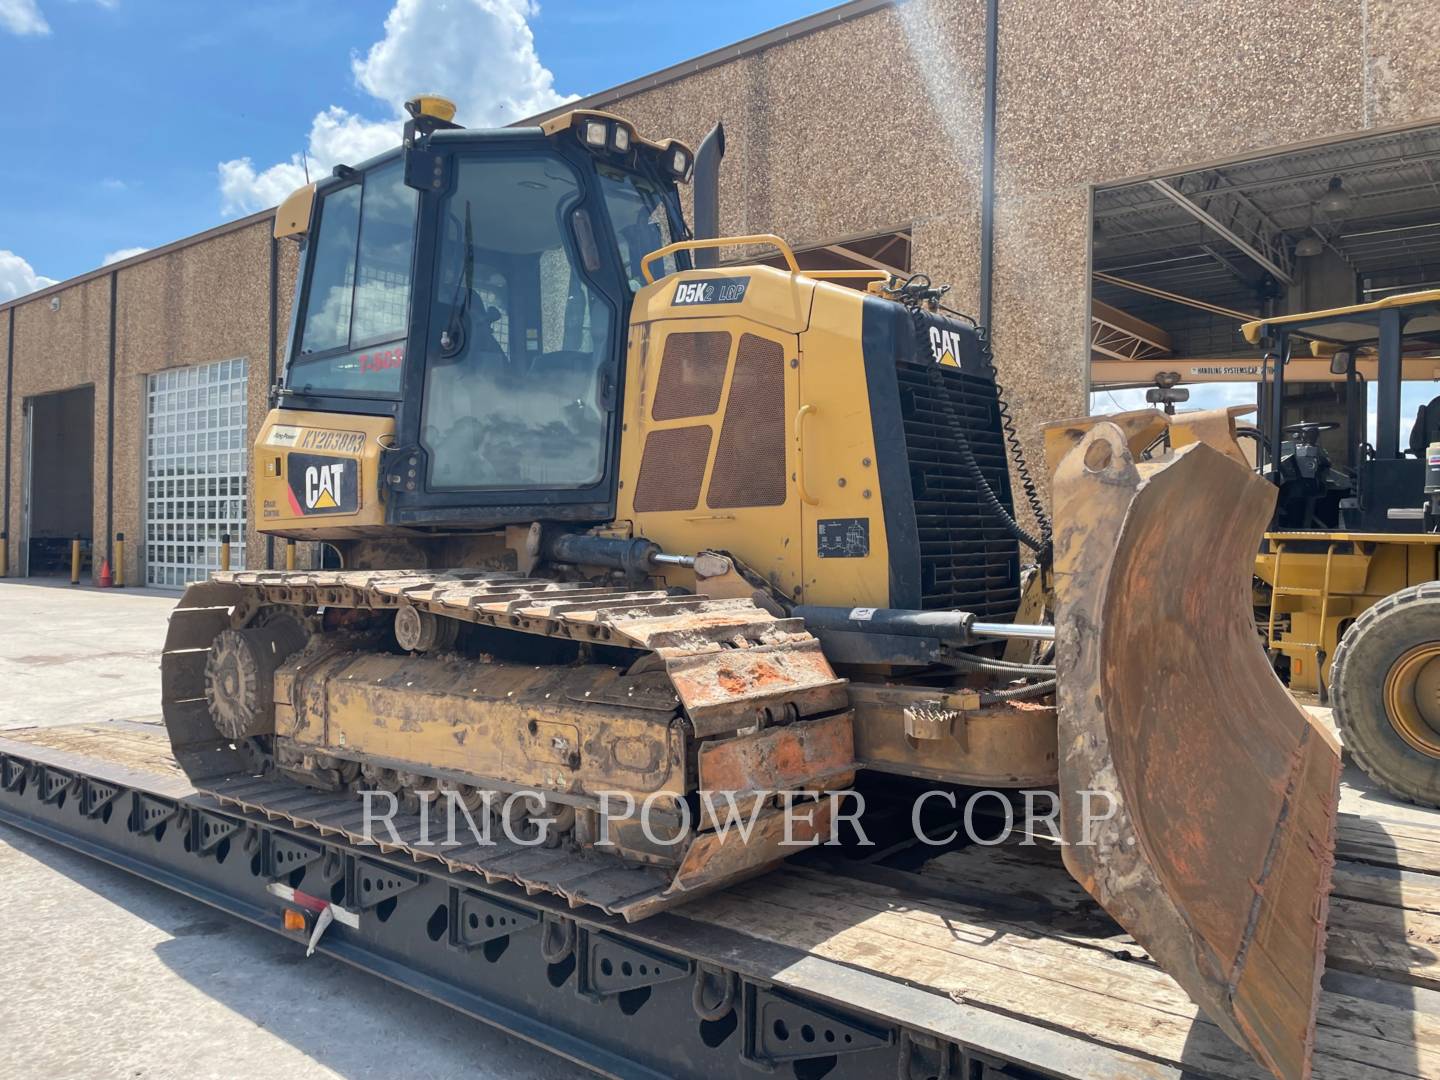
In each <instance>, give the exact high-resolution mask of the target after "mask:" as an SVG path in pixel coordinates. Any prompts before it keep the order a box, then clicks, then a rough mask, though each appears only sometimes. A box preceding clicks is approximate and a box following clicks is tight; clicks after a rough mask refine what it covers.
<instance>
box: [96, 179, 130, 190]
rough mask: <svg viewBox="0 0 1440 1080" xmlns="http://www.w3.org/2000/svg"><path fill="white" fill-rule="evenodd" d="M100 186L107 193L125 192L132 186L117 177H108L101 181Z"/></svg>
mask: <svg viewBox="0 0 1440 1080" xmlns="http://www.w3.org/2000/svg"><path fill="white" fill-rule="evenodd" d="M100 186H101V187H102V188H104V189H105V190H106V191H124V190H125V189H126V188H128V187H129V186H130V185H129V184H127V183H126V182H125V181H124V180H121V179H120V178H119V177H117V176H107V177H105V179H103V180H101V181H100Z"/></svg>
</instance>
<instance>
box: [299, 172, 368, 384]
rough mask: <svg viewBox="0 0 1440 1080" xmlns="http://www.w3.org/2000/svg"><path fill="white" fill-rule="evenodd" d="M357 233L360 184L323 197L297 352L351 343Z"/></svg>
mask: <svg viewBox="0 0 1440 1080" xmlns="http://www.w3.org/2000/svg"><path fill="white" fill-rule="evenodd" d="M359 232H360V185H359V184H351V185H350V186H349V187H343V188H341V189H340V190H339V191H334V192H331V193H330V194H329V195H327V196H325V201H324V202H323V203H322V204H321V207H320V230H319V235H318V236H317V237H316V239H315V253H314V254H313V255H312V256H311V257H310V264H311V270H310V295H309V298H308V303H307V306H306V310H305V332H304V333H303V334H302V335H301V336H300V353H301V355H302V356H304V355H308V354H310V353H320V352H328V351H330V350H331V349H338V348H341V347H342V346H345V345H348V344H349V342H350V302H351V299H352V297H353V293H354V285H355V277H354V268H355V238H356V237H357V236H358V235H359Z"/></svg>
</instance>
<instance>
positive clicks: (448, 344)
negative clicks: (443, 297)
mask: <svg viewBox="0 0 1440 1080" xmlns="http://www.w3.org/2000/svg"><path fill="white" fill-rule="evenodd" d="M462 292H463V293H464V296H463V297H462V296H461V293H462ZM474 295H475V231H474V228H473V226H472V225H471V222H470V200H469V199H466V200H465V268H464V271H463V272H462V273H461V275H460V280H459V281H458V282H456V283H455V299H454V300H453V301H452V302H451V304H450V322H449V323H448V324H447V325H446V327H445V329H444V330H443V331H441V333H440V355H441V356H442V357H445V358H446V359H449V358H450V357H452V356H455V355H456V354H457V353H459V352H460V350H461V349H463V348H464V347H465V327H466V326H467V325H468V324H469V316H470V298H471V297H472V296H474Z"/></svg>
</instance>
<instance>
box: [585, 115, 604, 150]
mask: <svg viewBox="0 0 1440 1080" xmlns="http://www.w3.org/2000/svg"><path fill="white" fill-rule="evenodd" d="M609 126H610V125H609V124H607V123H605V121H604V120H586V121H585V122H584V124H583V125H582V126H581V129H580V131H581V138H582V139H583V140H584V142H585V145H586V146H589V147H591V148H593V149H595V150H603V149H605V144H606V143H608V142H609V141H610V132H609V130H608V129H609Z"/></svg>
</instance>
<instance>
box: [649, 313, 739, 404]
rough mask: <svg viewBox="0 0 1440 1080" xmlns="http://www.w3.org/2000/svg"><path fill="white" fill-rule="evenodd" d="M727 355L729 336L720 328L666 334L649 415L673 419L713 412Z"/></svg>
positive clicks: (722, 380) (718, 399) (723, 379)
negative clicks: (697, 332) (701, 331)
mask: <svg viewBox="0 0 1440 1080" xmlns="http://www.w3.org/2000/svg"><path fill="white" fill-rule="evenodd" d="M729 356H730V335H729V334H728V333H725V332H723V331H711V332H708V333H701V334H671V335H670V336H669V337H667V338H666V339H665V353H664V355H663V357H662V358H661V361H660V378H659V380H658V381H657V383H656V387H655V404H654V406H653V407H652V408H651V409H650V415H651V417H652V418H654V419H656V420H676V419H679V418H680V417H682V416H709V415H710V414H711V413H713V412H714V411H715V410H716V409H718V408H719V407H720V388H721V387H722V386H723V385H724V383H725V361H726V360H727V359H728V358H729Z"/></svg>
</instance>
